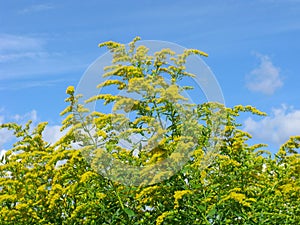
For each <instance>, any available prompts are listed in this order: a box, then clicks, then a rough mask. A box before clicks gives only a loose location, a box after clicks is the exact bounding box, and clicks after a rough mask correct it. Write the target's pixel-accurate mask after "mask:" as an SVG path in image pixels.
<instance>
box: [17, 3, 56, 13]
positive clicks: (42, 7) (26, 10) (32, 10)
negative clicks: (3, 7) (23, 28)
mask: <svg viewBox="0 0 300 225" xmlns="http://www.w3.org/2000/svg"><path fill="white" fill-rule="evenodd" d="M53 8H54V6H53V5H51V4H37V5H31V6H29V7H26V8H24V9H22V10H20V11H19V12H20V13H24V14H25V13H35V12H41V11H47V10H50V9H53Z"/></svg>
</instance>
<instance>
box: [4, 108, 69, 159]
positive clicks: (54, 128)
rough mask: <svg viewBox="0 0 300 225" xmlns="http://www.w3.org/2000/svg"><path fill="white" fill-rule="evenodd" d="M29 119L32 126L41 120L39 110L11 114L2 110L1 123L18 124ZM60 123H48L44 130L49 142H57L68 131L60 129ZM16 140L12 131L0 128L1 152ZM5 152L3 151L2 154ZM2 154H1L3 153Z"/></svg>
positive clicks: (44, 136)
mask: <svg viewBox="0 0 300 225" xmlns="http://www.w3.org/2000/svg"><path fill="white" fill-rule="evenodd" d="M28 120H31V121H32V128H33V127H34V126H36V125H37V123H38V122H39V117H38V112H37V111H36V110H31V111H29V112H27V113H25V114H14V115H9V114H8V113H7V112H5V110H4V109H3V110H0V124H3V123H7V122H16V123H18V124H25V123H26V122H27V121H28ZM60 128H61V126H60V125H48V126H46V128H45V130H44V132H43V138H44V140H45V141H47V142H49V143H52V144H53V143H55V142H56V141H58V140H59V139H60V138H61V137H62V136H63V135H64V134H65V133H66V131H63V132H61V131H60ZM13 140H14V136H13V133H12V131H9V130H7V129H0V152H1V151H2V150H4V149H8V148H10V146H11V142H12V141H13ZM2 153H3V152H1V154H2ZM1 154H0V155H1Z"/></svg>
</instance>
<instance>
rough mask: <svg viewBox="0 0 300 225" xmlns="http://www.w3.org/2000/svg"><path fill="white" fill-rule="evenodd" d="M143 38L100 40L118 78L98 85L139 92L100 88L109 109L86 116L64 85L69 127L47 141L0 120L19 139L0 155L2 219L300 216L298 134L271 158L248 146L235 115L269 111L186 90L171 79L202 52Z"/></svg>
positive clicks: (264, 220) (204, 220)
mask: <svg viewBox="0 0 300 225" xmlns="http://www.w3.org/2000/svg"><path fill="white" fill-rule="evenodd" d="M138 40H139V38H135V39H134V40H133V41H132V42H131V43H130V44H129V48H127V47H126V46H125V45H123V44H120V43H116V42H112V41H110V42H105V43H102V44H100V45H99V46H100V47H104V46H106V47H107V48H108V49H109V50H110V51H111V53H112V54H113V63H112V65H111V66H108V67H106V68H105V70H106V73H105V74H104V76H109V77H113V78H112V79H109V80H106V81H105V82H103V83H101V84H99V85H98V87H99V88H105V87H115V88H116V89H118V90H121V91H123V92H127V93H135V94H137V95H138V96H139V98H138V99H136V98H133V97H128V96H124V95H121V94H99V95H97V96H94V97H92V98H90V99H89V100H88V101H87V102H93V101H99V102H101V101H102V103H104V104H107V105H112V108H113V111H112V112H111V113H103V112H89V111H88V110H87V109H86V108H85V107H84V105H82V104H80V96H78V95H75V90H74V88H73V87H69V88H68V89H67V91H66V93H67V94H68V95H69V97H68V98H67V99H66V102H68V103H69V105H68V106H67V107H66V109H65V110H64V111H63V112H62V113H61V114H62V116H63V115H65V116H66V117H65V119H64V121H63V124H62V130H66V131H67V133H66V134H65V135H64V136H63V137H62V138H61V139H60V140H58V141H57V142H56V143H52V144H50V143H47V142H45V141H44V140H43V131H44V129H45V127H46V125H47V123H40V124H38V126H37V127H36V128H34V129H31V125H30V122H29V123H27V124H26V125H24V126H21V125H18V124H14V123H8V124H3V125H1V128H3V129H9V130H12V131H13V132H14V134H15V136H16V137H17V138H18V141H16V143H15V144H14V146H13V148H12V149H10V150H8V151H7V152H6V154H5V156H4V157H3V158H2V159H0V160H1V161H0V206H1V209H0V224H3V225H5V224H297V221H300V216H299V215H300V207H299V199H300V173H299V171H300V157H299V156H300V155H299V154H298V153H297V151H296V149H298V148H299V140H300V137H291V139H290V140H289V141H288V142H286V143H285V144H284V145H283V146H282V147H281V148H280V149H279V151H278V152H277V153H276V154H275V155H274V156H272V155H271V153H269V152H267V151H261V150H259V149H260V148H261V147H263V146H264V145H262V144H257V145H254V146H250V145H248V144H247V140H248V139H249V138H251V136H250V134H248V133H246V132H244V131H242V130H240V129H239V126H240V125H239V124H237V122H236V118H237V117H238V116H239V114H240V113H242V112H250V113H253V114H257V115H260V116H263V115H265V114H264V113H262V112H260V111H258V110H257V109H255V108H254V107H252V106H240V105H239V106H235V107H233V108H226V107H225V106H223V105H220V104H217V103H203V104H200V105H195V104H190V103H188V102H187V101H186V99H185V98H184V97H183V94H182V93H183V91H184V90H186V91H188V89H189V87H181V86H180V85H179V84H178V82H179V81H180V80H182V79H185V78H186V77H189V76H194V75H193V74H190V73H188V72H186V71H185V66H184V65H185V62H186V59H187V57H189V56H190V55H191V54H196V55H202V56H207V54H206V53H203V52H201V51H198V50H186V51H185V52H184V53H182V54H179V55H176V54H175V53H174V52H172V51H171V50H169V49H163V50H161V51H160V52H157V53H156V54H155V55H154V56H149V55H148V54H147V51H148V49H147V48H146V47H144V46H139V47H136V42H137V41H138ZM167 79H169V80H170V82H168V81H167ZM120 110H123V111H125V112H129V113H133V115H134V118H131V119H130V118H126V117H125V116H124V115H123V114H121V113H119V111H120ZM116 131H118V132H116ZM132 135H138V136H139V137H140V138H141V140H143V142H137V143H135V142H134V141H132V140H131V138H132ZM122 140H126V141H127V142H128V143H129V144H130V147H124V146H121V145H120V143H121V141H122ZM75 143H76V145H75ZM167 158H169V159H170V160H169V161H166V160H165V159H167ZM184 158H185V159H186V158H188V159H189V160H187V161H184V162H185V163H184V165H182V164H181V163H180V161H181V160H183V159H184ZM125 165H129V166H131V167H128V166H127V167H125ZM160 165H163V167H160ZM124 167H125V168H126V170H127V169H128V168H129V171H126V170H125V169H124ZM136 167H138V168H140V170H139V172H135V170H134V169H132V168H136ZM162 168H163V169H165V170H164V173H158V172H157V173H154V172H153V171H155V170H159V169H162ZM130 182H132V184H138V185H128V184H130Z"/></svg>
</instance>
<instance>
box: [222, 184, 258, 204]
mask: <svg viewBox="0 0 300 225" xmlns="http://www.w3.org/2000/svg"><path fill="white" fill-rule="evenodd" d="M239 191H241V189H240V188H234V189H232V190H231V191H230V193H229V195H227V196H226V197H225V198H223V199H222V200H221V201H222V202H223V201H227V200H229V199H233V200H235V201H236V202H238V203H240V204H241V205H243V206H246V207H250V206H251V204H250V202H255V201H256V200H255V199H254V198H247V197H246V195H244V194H242V193H238V192H239Z"/></svg>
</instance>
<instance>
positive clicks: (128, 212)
mask: <svg viewBox="0 0 300 225" xmlns="http://www.w3.org/2000/svg"><path fill="white" fill-rule="evenodd" d="M124 211H125V212H126V213H127V215H128V216H129V217H133V216H135V212H134V211H133V210H131V209H129V208H124Z"/></svg>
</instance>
